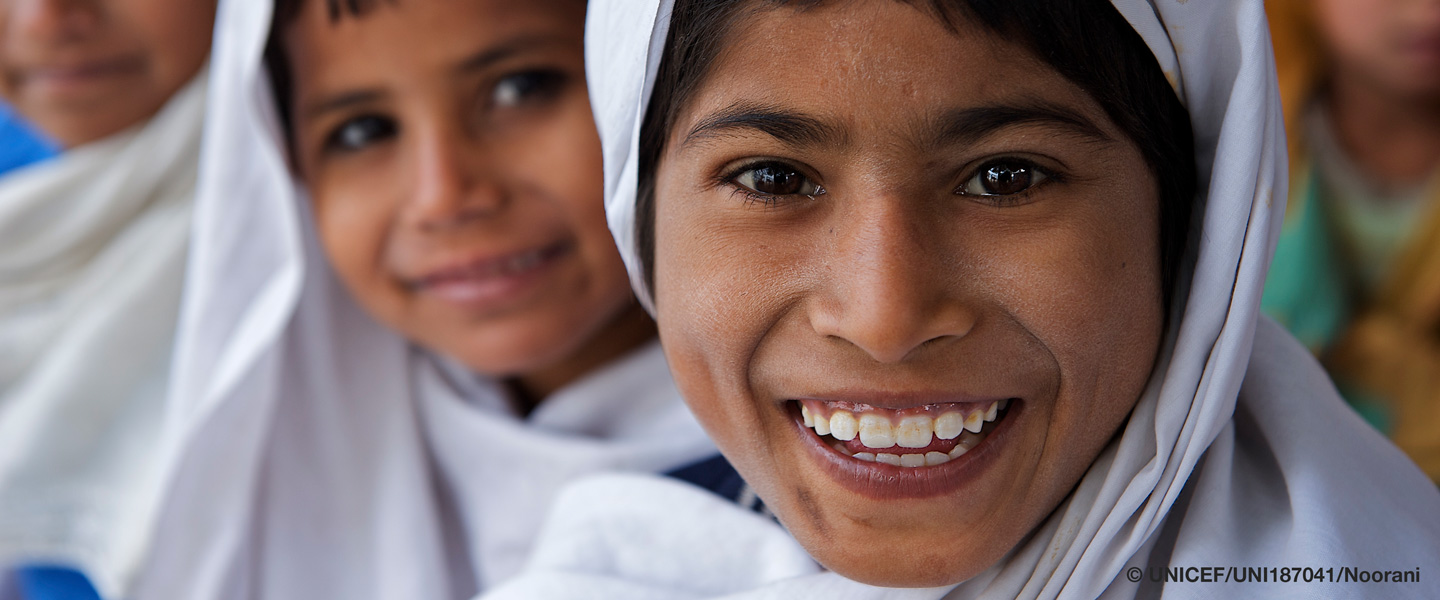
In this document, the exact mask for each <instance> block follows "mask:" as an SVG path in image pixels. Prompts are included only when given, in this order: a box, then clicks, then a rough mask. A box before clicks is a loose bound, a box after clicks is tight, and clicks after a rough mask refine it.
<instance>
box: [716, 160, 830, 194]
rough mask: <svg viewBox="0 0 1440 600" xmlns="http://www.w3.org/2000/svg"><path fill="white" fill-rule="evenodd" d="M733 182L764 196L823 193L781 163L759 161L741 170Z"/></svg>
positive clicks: (791, 168) (801, 175)
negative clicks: (759, 162)
mask: <svg viewBox="0 0 1440 600" xmlns="http://www.w3.org/2000/svg"><path fill="white" fill-rule="evenodd" d="M734 182H735V183H736V184H738V185H740V186H741V187H744V188H747V189H749V190H750V191H753V192H756V193H760V194H764V195H766V196H815V195H819V194H823V193H825V190H824V189H822V188H821V187H820V186H819V185H817V184H816V183H815V182H813V181H810V180H809V178H807V177H805V175H803V174H802V173H800V171H798V170H796V169H795V168H793V167H790V166H787V165H785V164H783V163H761V164H758V165H755V166H752V167H750V168H748V169H745V170H744V171H741V172H740V173H739V174H738V175H736V176H735V177H734Z"/></svg>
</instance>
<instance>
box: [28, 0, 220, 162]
mask: <svg viewBox="0 0 1440 600" xmlns="http://www.w3.org/2000/svg"><path fill="white" fill-rule="evenodd" d="M214 21H215V1H214V0H0V97H3V98H4V100H5V101H6V102H8V103H10V104H11V105H12V106H13V107H14V108H15V110H16V111H17V112H18V113H20V115H21V116H23V117H24V118H25V119H27V120H28V121H29V122H30V123H32V124H33V125H35V126H36V127H38V128H39V129H40V130H41V131H43V132H44V133H45V134H47V135H48V136H50V137H51V138H52V139H54V140H55V141H56V142H59V143H60V144H61V145H62V146H65V147H73V146H78V145H81V144H85V143H88V142H93V141H96V140H99V139H101V138H104V137H107V136H109V135H111V134H114V133H117V132H119V131H121V130H123V129H126V128H128V127H130V126H133V125H137V124H139V123H142V122H144V121H145V120H147V119H149V118H150V117H151V116H153V115H154V114H155V113H156V112H157V111H159V110H160V107H162V106H164V105H165V102H166V101H167V100H169V99H170V97H171V96H172V95H174V94H175V92H176V91H178V90H179V89H180V88H181V87H182V86H184V85H185V84H186V83H187V82H189V81H190V79H191V78H193V77H194V76H195V74H196V73H197V72H198V71H199V69H200V67H201V66H202V65H203V64H204V63H205V59H206V57H207V56H208V55H209V52H210V33H211V31H212V30H213V28H214Z"/></svg>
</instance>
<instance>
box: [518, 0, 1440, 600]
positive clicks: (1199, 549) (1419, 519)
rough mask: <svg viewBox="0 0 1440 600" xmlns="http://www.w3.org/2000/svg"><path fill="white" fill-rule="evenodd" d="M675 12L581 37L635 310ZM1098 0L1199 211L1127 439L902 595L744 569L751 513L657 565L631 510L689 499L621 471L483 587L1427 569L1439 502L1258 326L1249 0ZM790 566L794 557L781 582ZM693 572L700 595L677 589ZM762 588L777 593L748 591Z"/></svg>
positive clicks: (1395, 591)
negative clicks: (1027, 523)
mask: <svg viewBox="0 0 1440 600" xmlns="http://www.w3.org/2000/svg"><path fill="white" fill-rule="evenodd" d="M672 2H673V0H592V2H591V3H590V11H591V12H590V17H589V22H588V25H587V27H588V29H587V40H586V43H587V52H588V55H587V59H588V61H589V63H590V65H589V70H590V73H589V76H590V80H591V88H590V90H591V94H592V103H593V105H594V107H595V111H596V120H597V122H598V124H599V128H600V133H601V139H602V141H603V143H604V146H605V158H606V203H607V206H606V208H607V213H608V216H609V218H610V220H611V229H612V231H613V233H614V234H615V237H616V240H617V241H618V243H619V246H620V248H621V249H622V250H623V251H624V254H625V258H626V261H627V264H628V266H629V268H630V273H631V278H632V283H633V285H634V287H635V289H636V290H639V291H640V292H641V293H642V296H645V297H647V298H648V291H647V290H645V286H644V282H643V278H642V277H641V274H642V272H643V269H642V265H641V263H640V261H639V259H638V253H637V252H636V246H635V230H634V226H635V195H636V181H637V163H638V147H639V132H640V123H641V115H642V114H643V111H644V106H645V103H646V102H647V101H648V99H649V95H650V91H651V90H650V88H651V86H652V85H653V83H654V78H655V72H656V70H657V68H658V63H659V60H660V56H661V51H662V49H663V47H664V43H665V37H666V32H667V30H668V26H669V22H668V20H669V13H670V7H671V6H672ZM1113 3H1114V5H1115V7H1116V8H1117V9H1119V11H1120V12H1121V13H1122V14H1123V15H1124V16H1125V18H1126V19H1127V20H1128V21H1129V22H1130V23H1131V25H1132V26H1134V27H1135V29H1136V30H1137V31H1138V32H1139V33H1140V34H1141V36H1142V37H1143V38H1144V39H1145V41H1146V43H1147V44H1148V45H1149V47H1150V48H1151V50H1152V51H1153V52H1154V53H1155V56H1156V58H1157V59H1158V60H1159V63H1160V66H1161V67H1162V68H1163V69H1164V71H1165V72H1166V74H1167V75H1168V76H1169V77H1170V79H1171V81H1172V82H1173V83H1174V86H1175V88H1176V92H1177V93H1178V94H1179V96H1180V98H1181V100H1182V101H1183V102H1184V104H1185V106H1186V107H1187V108H1188V109H1189V111H1190V114H1191V118H1192V123H1193V127H1194V131H1195V143H1196V155H1197V161H1198V167H1199V175H1200V181H1202V182H1203V185H1202V187H1201V194H1203V201H1202V203H1201V206H1203V207H1204V214H1203V215H1201V216H1199V217H1198V218H1197V222H1196V224H1195V226H1196V227H1197V228H1199V231H1198V236H1199V237H1198V239H1199V242H1198V245H1199V251H1198V258H1197V260H1196V264H1195V267H1194V272H1193V276H1192V278H1191V279H1190V280H1189V281H1188V284H1189V285H1188V286H1186V287H1185V288H1184V290H1183V292H1182V293H1185V294H1188V302H1187V304H1186V305H1185V310H1184V314H1183V315H1182V318H1181V319H1179V320H1178V322H1177V324H1176V325H1175V326H1174V327H1173V328H1172V331H1171V335H1170V337H1169V339H1172V340H1174V342H1173V345H1171V346H1168V347H1167V351H1166V352H1165V353H1164V356H1162V357H1161V360H1160V364H1159V366H1157V368H1156V371H1155V373H1156V374H1155V376H1154V377H1153V378H1152V380H1151V382H1150V385H1149V386H1148V388H1147V390H1146V392H1145V394H1144V395H1143V397H1142V398H1141V399H1140V401H1139V403H1138V404H1137V405H1136V407H1135V409H1134V412H1133V413H1132V415H1131V417H1130V420H1129V422H1128V424H1127V425H1126V426H1125V427H1124V430H1123V433H1122V434H1121V435H1120V436H1119V437H1118V438H1117V439H1116V441H1115V442H1113V443H1112V444H1111V445H1110V446H1109V447H1108V448H1106V450H1105V451H1104V452H1102V453H1101V455H1100V456H1099V458H1098V459H1097V460H1096V461H1095V463H1094V464H1093V466H1092V467H1091V468H1090V470H1089V471H1088V472H1087V473H1086V475H1085V476H1084V477H1083V478H1082V480H1081V481H1080V483H1079V485H1078V486H1077V488H1076V489H1075V491H1074V493H1072V494H1071V496H1070V497H1069V498H1068V499H1067V500H1066V501H1065V502H1064V503H1063V504H1061V505H1060V506H1059V507H1058V508H1057V509H1056V510H1055V512H1054V513H1053V514H1052V515H1051V517H1050V519H1049V520H1048V521H1046V522H1045V523H1043V524H1042V525H1041V526H1040V527H1039V528H1038V529H1037V530H1036V531H1035V532H1034V534H1033V535H1032V536H1030V537H1029V538H1027V539H1026V540H1025V541H1024V542H1022V543H1021V544H1020V545H1019V546H1018V547H1017V548H1015V550H1014V551H1013V552H1012V553H1011V554H1010V555H1009V556H1007V557H1006V558H1005V559H1003V560H1002V561H1001V562H1000V563H999V564H997V565H995V567H994V568H992V569H990V570H989V571H987V572H986V573H983V574H981V575H980V576H977V577H975V578H973V579H971V580H970V581H967V582H965V583H963V584H961V585H959V586H956V587H954V588H953V589H949V590H908V591H905V592H901V591H898V590H881V589H878V588H867V587H865V586H860V585H858V584H854V583H853V582H845V581H843V578H840V577H839V576H837V575H834V574H818V575H810V576H808V577H800V578H798V579H789V580H783V577H784V575H787V573H775V572H773V570H771V571H765V570H764V564H763V563H762V562H760V561H759V560H749V561H747V560H745V558H744V553H745V552H748V551H747V550H745V549H744V548H737V547H734V546H728V547H727V545H726V544H725V543H724V540H726V539H731V538H735V539H741V540H747V542H746V543H763V544H766V547H776V545H779V544H781V542H780V541H779V539H778V538H777V536H778V535H779V529H778V528H774V527H771V528H769V530H768V531H767V530H766V529H765V527H766V525H765V524H764V523H763V522H761V521H754V522H752V524H753V525H754V527H753V528H751V529H749V530H746V531H745V532H743V533H742V532H741V528H740V527H739V526H738V525H732V526H731V528H730V530H729V531H727V532H723V533H715V534H714V535H709V536H705V535H702V534H698V533H695V532H693V531H690V532H686V533H685V534H684V535H689V536H692V537H695V536H698V537H702V538H706V539H713V540H717V541H716V542H715V544H712V545H711V547H708V548H706V549H705V550H704V551H703V552H700V553H695V552H693V551H691V555H692V556H694V557H696V560H695V561H694V562H691V563H684V562H679V563H677V562H676V561H673V560H663V561H657V560H655V559H656V557H665V556H670V555H673V554H675V553H677V552H678V553H683V552H686V550H685V548H686V547H687V545H686V543H685V539H684V536H683V535H682V533H681V532H679V528H680V527H681V525H680V524H677V523H673V522H669V521H665V520H664V519H659V518H656V517H653V516H652V517H647V518H641V515H646V514H652V515H653V514H656V513H655V511H654V510H647V507H646V506H644V504H643V503H644V502H645V500H644V499H645V498H646V497H648V496H663V497H665V498H666V503H665V506H666V507H668V509H669V510H678V509H677V508H676V507H679V506H682V505H683V504H684V503H685V502H686V500H684V498H685V497H692V498H693V493H691V494H687V493H686V490H683V489H680V488H676V487H675V486H674V485H671V484H667V483H665V482H648V483H647V482H646V481H644V480H637V479H634V478H631V479H630V480H627V481H625V482H623V483H619V482H617V480H613V479H612V480H610V481H591V482H587V483H586V484H585V485H586V486H587V487H586V488H585V489H584V490H579V491H576V492H575V493H574V494H573V495H567V496H566V500H564V501H562V502H561V503H559V504H558V505H557V506H556V507H555V515H556V516H555V522H554V523H552V525H551V526H549V527H547V529H546V534H545V535H546V540H545V541H544V542H543V543H542V544H541V549H540V550H538V551H537V555H536V560H535V562H534V563H532V565H531V566H530V571H529V572H527V575H526V576H525V577H523V578H521V579H518V580H516V581H515V582H514V583H513V584H512V585H511V586H508V587H507V588H506V589H505V590H503V593H502V594H496V595H495V597H496V598H501V597H504V598H511V597H513V598H545V597H567V596H574V597H588V598H620V597H625V598H637V597H644V596H645V594H646V593H650V594H652V597H657V598H661V597H670V598H701V597H714V596H718V595H723V594H725V593H732V592H743V591H745V590H750V592H749V593H748V594H741V595H742V596H743V597H746V598H752V597H767V598H768V597H774V598H795V597H826V596H827V595H829V594H838V595H842V596H843V597H847V598H850V597H856V598H864V597H886V598H893V597H918V598H935V597H939V596H941V595H946V594H948V596H947V597H951V598H1007V599H1008V598H1073V599H1084V600H1089V599H1091V598H1096V597H1106V598H1129V597H1136V596H1137V595H1138V596H1140V597H1154V596H1158V595H1159V594H1160V593H1161V591H1162V590H1161V589H1160V588H1159V587H1158V586H1156V585H1152V584H1148V583H1147V584H1140V583H1131V582H1130V581H1129V580H1128V578H1127V570H1128V569H1130V568H1132V567H1139V568H1141V569H1145V568H1146V567H1149V566H1157V567H1163V566H1167V565H1174V566H1184V567H1190V566H1195V567H1201V566H1236V567H1272V566H1273V567H1282V566H1287V565H1288V566H1311V567H1321V568H1331V567H1333V568H1334V569H1335V570H1336V571H1337V572H1338V571H1339V569H1340V568H1341V567H1360V568H1366V569H1385V570H1410V569H1415V568H1417V567H1419V568H1421V569H1433V568H1434V566H1435V565H1440V492H1437V490H1436V488H1435V487H1434V485H1433V484H1431V483H1430V482H1429V481H1428V480H1427V479H1426V478H1425V477H1424V476H1423V475H1422V474H1421V473H1420V471H1419V470H1418V469H1417V468H1416V467H1415V466H1414V465H1413V464H1411V463H1410V462H1409V461H1408V460H1406V459H1405V457H1404V456H1403V455H1401V454H1400V452H1399V451H1398V450H1396V449H1395V448H1394V447H1393V446H1392V445H1390V444H1389V443H1388V442H1386V441H1385V440H1384V439H1383V438H1382V437H1381V436H1379V435H1378V434H1377V433H1375V432H1374V431H1372V430H1370V429H1369V428H1367V427H1366V426H1365V425H1364V424H1363V423H1362V422H1361V421H1360V419H1359V418H1358V417H1356V416H1355V415H1354V414H1353V412H1351V411H1350V410H1349V409H1348V408H1347V407H1346V406H1344V404H1343V403H1342V402H1341V400H1340V399H1339V397H1338V395H1337V394H1336V392H1335V390H1334V388H1333V387H1332V386H1331V384H1330V383H1329V380H1328V378H1327V377H1326V376H1325V374H1324V372H1323V371H1321V370H1320V368H1319V367H1318V365H1316V363H1315V361H1314V360H1313V359H1312V358H1311V357H1310V355H1309V353H1308V352H1306V351H1305V349H1304V348H1302V347H1301V346H1300V345H1299V344H1298V343H1296V342H1295V341H1294V340H1293V339H1292V338H1290V336H1289V335H1288V334H1286V333H1284V332H1283V330H1281V329H1280V328H1279V327H1278V326H1276V325H1275V324H1274V323H1273V322H1270V321H1268V320H1263V319H1261V318H1260V317H1259V306H1260V294H1261V288H1262V285H1263V283H1264V281H1265V273H1266V269H1267V266H1268V263H1269V260H1270V255H1271V253H1272V251H1273V249H1274V246H1275V240H1276V237H1277V235H1278V230H1279V225H1280V220H1281V215H1282V213H1283V210H1284V202H1283V201H1279V202H1277V201H1275V200H1276V199H1283V198H1285V197H1286V194H1285V186H1286V162H1285V137H1284V132H1283V130H1282V120H1281V117H1280V102H1279V95H1278V92H1277V90H1276V84H1275V67H1274V62H1273V60H1272V57H1271V51H1270V43H1269V31H1268V28H1267V25H1266V20H1265V12H1264V7H1263V5H1262V2H1261V0H1204V1H1187V0H1148V1H1147V0H1113ZM1192 237H1193V235H1192ZM597 497H605V498H607V500H615V499H619V498H623V499H628V501H629V502H631V503H632V504H631V505H630V506H628V508H627V509H626V510H625V511H623V512H616V511H605V510H587V509H586V508H585V506H583V504H584V501H592V502H593V501H594V499H595V498H597ZM582 498H583V500H582ZM694 501H695V502H700V501H701V499H698V498H694ZM1177 501H1178V502H1177ZM610 504H613V502H607V505H610ZM655 508H657V509H658V507H655ZM717 510H718V509H717ZM682 512H683V511H682ZM617 523H618V524H617ZM621 530H623V531H624V534H623V535H619V534H617V531H621ZM632 539H645V540H649V542H648V543H649V544H650V546H651V548H650V549H648V550H647V549H646V548H644V547H641V546H640V545H637V544H634V543H626V540H632ZM754 540H763V542H755V541H754ZM688 547H691V548H693V547H694V546H693V545H690V546H688ZM577 548H580V549H581V550H576V549H577ZM602 549H603V550H602ZM607 555H620V556H625V557H627V559H626V560H614V559H609V558H605V556H607ZM647 557H648V559H647ZM706 561H709V564H714V565H721V566H722V568H734V569H736V573H735V577H733V578H731V579H729V581H734V582H736V583H734V584H733V585H725V584H724V582H725V581H727V578H726V577H725V576H724V575H723V574H719V573H714V572H713V569H711V568H710V567H708V566H707V562H706ZM727 561H728V562H727ZM772 562H773V561H772ZM791 564H795V563H791ZM687 570H688V571H690V573H688V574H687V573H686V572H687ZM807 572H809V571H808V570H807V569H805V568H801V567H796V568H795V569H793V570H791V571H790V572H789V573H788V575H791V576H799V575H805V574H806V573H807ZM696 574H703V575H704V576H703V577H698V578H697V577H696V576H695V575H696ZM1148 577H1149V574H1148V572H1147V573H1146V574H1145V575H1144V577H1143V578H1148ZM697 579H698V580H699V581H702V582H703V584H693V583H692V581H695V580H697ZM757 580H761V581H772V582H773V583H771V584H770V585H769V586H768V587H758V588H756V585H758V584H756V585H752V584H755V583H756V581H757ZM1421 581H1422V583H1418V584H1391V585H1389V586H1388V587H1384V588H1383V590H1382V589H1381V588H1379V587H1376V586H1375V585H1374V584H1349V585H1332V584H1324V583H1307V584H1303V585H1297V584H1294V583H1288V584H1282V583H1272V584H1269V585H1268V586H1267V585H1259V584H1253V583H1246V584H1240V583H1231V584H1201V583H1194V584H1185V583H1180V584H1170V585H1168V586H1166V587H1165V588H1164V589H1163V593H1164V594H1165V595H1166V596H1167V597H1201V598H1205V597H1222V596H1223V595H1224V594H1227V593H1243V594H1245V595H1247V596H1256V595H1260V596H1266V597H1272V596H1277V595H1285V596H1287V597H1316V598H1320V597H1323V598H1362V597H1373V596H1375V595H1376V594H1383V595H1385V596H1386V597H1411V598H1436V597H1440V578H1437V577H1436V576H1435V575H1434V574H1429V573H1428V572H1422V573H1421ZM717 582H719V584H717ZM752 588H755V589H752Z"/></svg>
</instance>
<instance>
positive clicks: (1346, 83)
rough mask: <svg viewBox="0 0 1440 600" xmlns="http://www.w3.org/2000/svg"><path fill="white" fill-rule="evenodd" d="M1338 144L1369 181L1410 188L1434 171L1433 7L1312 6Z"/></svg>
mask: <svg viewBox="0 0 1440 600" xmlns="http://www.w3.org/2000/svg"><path fill="white" fill-rule="evenodd" d="M1315 8H1316V16H1317V20H1318V24H1319V27H1320V33H1321V36H1322V38H1323V39H1324V42H1325V45H1326V46H1327V50H1328V52H1329V54H1330V56H1331V59H1332V61H1331V62H1332V67H1333V68H1332V71H1331V73H1330V80H1329V83H1330V86H1329V90H1328V91H1329V94H1328V100H1329V106H1330V113H1331V117H1332V118H1333V119H1334V124H1335V129H1336V131H1337V132H1338V134H1339V137H1340V141H1341V143H1342V144H1344V146H1345V148H1346V150H1347V151H1348V152H1349V154H1350V155H1351V157H1352V158H1354V159H1355V160H1356V162H1357V163H1358V164H1359V165H1360V166H1361V167H1362V168H1363V169H1365V171H1366V172H1368V173H1369V174H1370V175H1371V176H1372V177H1374V178H1376V179H1378V180H1380V181H1384V182H1389V183H1393V184H1396V185H1402V186H1409V185H1416V184H1419V183H1423V182H1424V181H1425V180H1426V179H1427V178H1428V177H1429V176H1430V175H1431V174H1432V173H1433V172H1434V169H1435V166H1436V164H1437V163H1440V0H1317V2H1316V5H1315Z"/></svg>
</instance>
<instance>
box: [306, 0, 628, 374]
mask: <svg viewBox="0 0 1440 600" xmlns="http://www.w3.org/2000/svg"><path fill="white" fill-rule="evenodd" d="M301 10H302V12H301V13H300V15H299V16H298V18H297V20H296V21H295V22H294V23H293V24H291V25H289V26H288V29H287V30H285V31H284V33H283V37H282V38H281V39H282V40H283V45H284V48H285V54H286V56H287V59H288V65H289V68H290V71H291V75H292V77H291V81H292V82H293V90H292V94H291V100H292V101H291V102H290V107H291V114H292V115H293V117H292V121H293V130H294V140H293V142H294V144H293V147H294V156H295V161H296V163H297V165H298V168H299V170H300V173H301V175H302V178H303V179H304V180H305V183H306V185H307V186H308V188H309V190H310V193H311V196H312V198H313V202H314V206H315V213H316V219H317V223H318V226H319V230H320V237H321V240H322V242H323V244H324V246H325V250H326V253H327V254H328V255H329V257H330V260H331V263H332V264H333V265H334V267H335V269H336V271H337V272H338V273H339V275H340V277H341V279H342V280H343V281H344V283H345V284H346V286H347V287H348V288H349V289H350V291H351V293H352V294H354V296H355V297H356V298H357V299H358V300H359V301H360V303H361V304H362V305H363V306H364V307H365V308H366V309H367V310H368V311H369V312H370V313H371V314H372V315H374V316H375V317H376V318H377V319H379V320H380V321H381V322H383V323H385V324H386V325H389V326H390V327H392V328H394V329H395V330H397V331H399V332H401V333H402V334H404V335H405V336H406V337H408V338H410V339H411V340H414V341H415V342H417V343H419V344H421V345H423V346H425V347H427V348H429V349H431V350H434V351H437V352H440V353H442V354H445V355H447V356H450V357H453V358H455V359H458V360H459V361H461V362H462V363H464V364H465V365H466V366H468V367H470V368H471V369H473V370H475V371H477V372H480V373H484V374H487V375H492V376H502V377H513V378H515V379H516V380H518V381H519V383H520V384H521V387H522V389H524V390H525V391H526V392H529V394H530V395H531V396H532V397H533V398H542V397H544V396H545V395H546V394H548V393H549V392H550V391H553V390H554V389H557V388H558V387H560V386H562V385H564V384H565V383H568V382H569V381H571V380H573V379H574V378H576V377H577V376H579V375H581V374H583V373H584V372H586V371H587V370H588V369H590V368H593V367H595V366H598V365H600V364H603V363H604V362H606V361H608V360H610V359H611V358H614V357H615V356H617V355H618V354H619V353H621V352H623V351H625V350H628V349H629V348H630V347H634V346H635V345H637V344H638V343H640V342H643V341H645V340H648V339H652V338H653V335H654V329H653V324H651V323H650V321H649V318H648V316H646V315H645V313H644V311H643V310H642V309H641V308H640V307H639V304H637V303H636V302H635V301H634V298H633V295H632V294H631V292H630V285H629V280H628V278H627V276H626V273H625V268H624V265H623V263H622V262H621V261H620V256H619V253H618V252H617V251H616V250H615V244H614V242H613V241H612V240H611V237H610V232H609V230H608V228H607V226H606V223H605V213H604V204H603V202H602V182H603V175H602V171H601V167H600V156H601V152H600V140H599V136H598V135H597V133H596V131H595V125H594V121H593V118H592V117H591V113H590V102H589V97H588V96H587V94H586V87H585V61H584V44H583V36H584V25H585V3H584V2H583V1H581V0H526V1H513V0H472V1H467V2H445V1H441V0H398V1H396V2H381V3H375V4H373V5H372V8H371V9H369V10H364V11H362V12H361V14H358V15H351V14H348V13H345V14H342V16H339V17H338V18H337V17H336V16H335V15H332V13H331V12H330V10H329V7H328V6H327V2H324V1H320V0H309V1H308V2H306V3H305V4H304V5H303V7H302V9H301ZM342 13H343V11H342Z"/></svg>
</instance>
